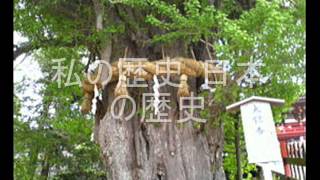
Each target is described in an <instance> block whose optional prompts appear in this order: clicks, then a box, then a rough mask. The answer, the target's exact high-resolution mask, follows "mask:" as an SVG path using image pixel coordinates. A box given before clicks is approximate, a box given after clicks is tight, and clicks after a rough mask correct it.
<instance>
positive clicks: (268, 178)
mask: <svg viewBox="0 0 320 180" xmlns="http://www.w3.org/2000/svg"><path fill="white" fill-rule="evenodd" d="M282 104H284V100H282V99H274V98H265V97H258V96H252V97H250V98H247V99H244V100H242V101H239V102H236V103H234V104H231V105H229V106H227V111H229V112H232V111H237V110H239V109H240V112H241V119H242V124H243V129H244V137H245V142H246V149H247V153H248V160H249V163H255V164H257V165H259V166H261V167H262V169H263V175H264V179H265V180H272V171H275V172H278V173H281V174H284V168H283V161H282V157H281V150H280V143H279V141H278V138H277V134H276V128H275V125H274V121H273V115H272V110H271V105H274V106H277V105H282Z"/></svg>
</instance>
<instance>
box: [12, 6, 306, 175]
mask: <svg viewBox="0 0 320 180" xmlns="http://www.w3.org/2000/svg"><path fill="white" fill-rule="evenodd" d="M219 2H220V3H219V4H220V5H215V6H213V5H210V4H209V2H208V1H203V0H201V1H200V0H187V1H181V0H174V1H163V0H114V1H107V0H104V1H103V3H104V6H105V7H104V9H105V14H104V17H103V19H104V24H105V26H104V28H103V30H101V31H96V28H95V12H94V7H93V6H92V3H91V1H65V0H54V1H52V0H41V1H31V0H15V1H14V3H15V12H14V26H15V31H17V32H19V33H21V34H22V35H23V36H24V37H26V38H28V41H29V42H30V43H31V45H32V47H33V48H34V49H39V50H38V51H35V52H34V57H35V59H36V60H37V62H38V63H39V65H40V67H41V70H42V71H43V72H44V73H45V77H44V78H43V79H41V80H40V81H39V82H37V83H38V84H42V85H43V88H42V91H41V96H42V104H37V105H34V106H35V107H37V109H38V110H37V113H39V114H40V115H39V116H36V117H33V118H31V119H27V120H26V119H25V118H23V117H22V116H21V113H20V109H21V106H22V105H21V102H23V101H24V99H19V97H18V96H15V97H14V108H15V114H14V125H15V137H14V143H15V178H17V179H32V177H34V178H37V177H38V176H40V175H39V174H40V173H39V171H41V169H43V168H44V167H45V164H46V163H47V164H48V163H49V166H50V168H56V169H57V174H56V178H62V177H64V178H66V179H73V178H75V177H78V175H79V174H81V173H84V172H86V175H87V176H88V177H90V178H89V179H94V178H93V176H96V177H100V176H101V173H102V174H103V168H102V166H101V161H99V152H98V148H97V147H96V145H95V144H94V143H93V142H92V141H90V134H91V132H92V127H93V122H92V121H90V120H88V118H91V119H92V117H91V116H90V117H83V116H82V115H81V114H80V113H79V103H80V102H81V98H80V97H81V96H82V93H81V90H80V87H79V86H68V87H66V86H64V85H63V86H62V88H63V89H59V88H58V85H57V83H52V82H51V81H50V79H51V78H52V77H53V76H54V74H55V71H53V69H52V66H54V65H56V64H53V61H52V59H61V58H64V59H65V61H64V62H63V66H66V67H70V65H71V62H72V60H75V66H74V69H73V72H74V73H76V74H78V75H79V77H81V78H82V72H83V70H84V65H83V64H82V63H80V60H81V59H82V58H88V55H87V54H88V51H89V52H90V53H92V52H94V51H95V49H99V48H100V47H101V46H102V44H103V42H105V41H106V40H109V39H112V38H115V37H119V36H132V35H133V34H145V35H149V34H152V33H150V32H151V30H150V29H152V32H157V33H155V34H152V35H151V37H150V39H146V41H147V42H146V43H150V44H149V45H155V44H156V45H158V44H161V43H172V42H175V41H177V40H183V41H184V42H185V44H186V45H187V46H189V45H191V43H197V42H199V41H200V40H202V39H206V40H208V41H210V42H211V43H212V44H213V47H214V52H215V55H216V57H217V58H218V59H220V60H229V61H230V65H231V69H230V71H229V72H228V77H230V79H231V81H230V82H228V86H226V87H222V86H219V87H216V91H215V92H214V94H213V97H214V100H215V102H216V103H218V104H221V105H222V106H223V107H225V106H227V105H229V104H231V103H233V102H236V101H238V100H241V99H243V98H246V97H249V96H252V95H257V96H268V97H274V98H281V99H285V100H286V104H285V106H284V107H278V108H274V109H273V112H274V117H275V121H281V120H282V119H283V113H285V112H287V111H288V109H289V107H290V106H291V104H292V103H293V102H295V101H296V100H297V99H298V97H299V96H301V95H303V94H304V93H305V88H304V83H305V1H304V0H294V1H292V2H291V3H290V5H289V6H285V5H284V4H282V3H281V1H267V0H257V1H256V2H255V5H254V6H253V7H252V8H251V9H250V8H249V10H248V8H245V7H242V6H241V5H239V3H237V2H235V1H232V0H222V1H219ZM128 7H129V8H131V9H130V10H132V11H133V13H132V14H134V15H135V17H139V19H134V17H131V14H129V13H127V11H122V9H121V8H128ZM114 9H117V11H113V10H114ZM109 11H110V12H113V13H114V12H117V13H118V16H119V17H118V18H114V14H113V13H109ZM115 39H116V38H115ZM144 43H145V42H144ZM249 60H253V61H257V60H260V61H262V63H264V66H262V67H260V68H259V72H260V73H261V76H262V77H269V78H268V79H267V81H266V82H257V83H255V84H254V86H253V88H248V87H240V86H238V85H237V84H236V83H234V82H235V80H236V79H237V78H239V77H240V76H241V75H243V74H244V73H245V70H246V68H244V67H239V66H237V63H240V62H241V63H243V62H248V61H249ZM64 73H65V74H66V75H67V74H68V72H67V70H65V71H64ZM72 78H73V79H72V81H74V80H75V79H74V76H73V75H72ZM65 81H66V77H63V82H65ZM298 81H299V83H298ZM19 86H20V90H18V91H20V92H22V91H23V88H22V87H21V86H25V84H23V83H21V84H20V85H19V84H15V87H16V89H19ZM24 88H29V87H24ZM208 95H209V94H208V93H203V96H204V97H207V96H208ZM52 109H54V112H51V111H49V110H52ZM141 113H142V112H141V110H140V111H138V112H137V114H139V115H141ZM147 113H148V112H147ZM200 116H201V117H202V118H205V119H210V121H209V122H210V123H213V124H215V123H216V125H219V124H217V123H220V122H222V123H223V124H224V131H225V152H226V153H228V156H227V157H225V159H224V168H225V170H227V171H229V172H230V173H231V177H234V176H235V172H236V169H235V164H236V163H235V149H234V136H235V128H234V122H235V120H236V118H238V117H237V116H235V115H232V114H229V113H226V112H221V113H220V114H219V117H217V118H216V119H212V117H211V113H210V111H209V110H208V109H205V110H203V111H201V112H200ZM34 122H36V123H37V124H38V127H37V128H35V127H32V126H31V124H32V123H34ZM181 126H183V125H181ZM181 126H180V125H179V127H181ZM195 127H196V128H199V124H196V123H195ZM242 131H243V130H242V129H240V132H241V133H243V132H242ZM64 150H65V151H68V152H69V153H71V154H73V156H72V157H66V156H65V155H63V153H62V152H63V151H64ZM241 152H242V156H241V160H242V164H243V167H242V168H243V169H242V171H243V172H246V171H250V170H251V169H252V168H254V167H252V165H248V163H247V160H246V154H245V150H244V140H243V135H242V136H241ZM91 175H93V176H91ZM103 175H104V174H103Z"/></svg>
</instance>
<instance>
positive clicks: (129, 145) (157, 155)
mask: <svg viewBox="0 0 320 180" xmlns="http://www.w3.org/2000/svg"><path fill="white" fill-rule="evenodd" d="M93 3H94V6H95V10H96V16H97V19H96V20H97V23H96V25H97V30H100V29H101V27H103V22H102V21H103V20H102V19H101V18H100V17H101V16H103V9H102V8H101V6H102V4H99V1H98V0H93ZM126 12H127V13H130V14H131V15H132V16H134V15H136V12H133V11H131V9H126ZM152 31H153V30H152V29H150V30H149V34H142V33H139V32H136V33H134V32H131V33H128V34H127V35H123V36H121V37H114V38H112V42H111V41H109V42H107V43H105V44H104V46H103V47H101V49H100V54H101V58H102V60H106V61H108V62H112V61H117V60H118V59H119V58H122V57H123V54H124V53H123V52H124V49H125V48H128V49H129V51H128V54H127V57H131V58H139V57H143V58H148V59H149V60H156V59H161V58H162V48H161V46H159V45H152V46H151V45H148V46H145V44H144V43H143V39H145V38H148V36H150V35H151V36H152V34H153V33H154V32H152ZM154 34H155V33H154ZM141 39H142V40H141ZM111 44H112V46H111ZM194 47H195V49H196V50H195V56H196V58H197V59H208V57H207V56H205V54H206V53H207V51H206V49H205V47H204V46H203V44H202V43H199V44H197V45H194ZM163 49H164V51H165V54H166V55H167V56H169V57H176V56H183V57H191V54H190V53H189V52H190V51H189V47H188V45H187V44H186V43H185V42H183V41H178V42H175V43H173V44H171V45H170V46H165V47H163ZM103 73H104V74H107V72H105V71H104V72H103ZM103 79H104V78H102V80H103ZM147 83H148V84H149V87H148V88H128V90H129V93H130V95H131V96H132V97H133V98H134V99H135V101H136V105H137V108H141V104H142V102H141V101H142V98H141V97H142V93H143V92H152V82H151V81H149V82H147ZM188 84H189V85H190V86H191V91H193V92H194V93H195V95H196V94H197V93H198V92H199V84H201V80H200V79H189V81H188ZM115 85H116V83H112V84H108V85H107V86H105V87H104V91H103V99H102V101H100V100H97V101H98V102H97V110H96V125H95V130H94V137H95V140H96V142H97V143H98V144H99V145H100V148H101V152H102V156H103V160H104V162H105V165H106V167H107V171H108V176H109V177H108V179H113V180H130V179H132V180H140V179H141V180H149V179H150V180H152V179H168V180H185V179H188V180H198V179H201V180H206V179H207V180H212V179H215V180H224V179H225V175H224V171H223V167H222V160H223V158H222V153H223V140H224V137H223V126H222V124H221V123H218V124H219V125H218V126H215V127H212V126H210V125H209V124H204V125H203V126H208V128H207V129H208V131H207V132H206V133H205V132H204V131H203V128H202V129H201V130H199V129H197V128H194V125H193V123H194V121H188V122H185V123H183V124H182V125H181V124H180V125H178V124H177V123H176V121H177V120H178V119H179V101H178V99H177V88H176V87H169V86H166V87H163V88H160V92H169V93H171V96H170V102H171V103H170V105H171V110H169V111H168V114H169V118H170V119H171V120H172V122H170V123H160V124H154V123H146V122H143V121H141V117H140V116H139V115H138V114H137V113H136V114H135V115H134V116H133V117H132V118H131V119H130V120H128V121H123V120H120V119H115V118H113V117H112V115H111V112H110V110H111V104H112V102H113V100H114V98H115V97H114V88H115ZM118 108H119V107H118V106H117V108H116V109H118ZM130 110H131V108H127V109H126V110H125V111H130Z"/></svg>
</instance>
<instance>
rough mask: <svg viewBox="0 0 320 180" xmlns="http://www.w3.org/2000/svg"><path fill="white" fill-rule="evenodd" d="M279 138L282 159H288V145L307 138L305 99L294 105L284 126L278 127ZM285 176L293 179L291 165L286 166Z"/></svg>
mask: <svg viewBox="0 0 320 180" xmlns="http://www.w3.org/2000/svg"><path fill="white" fill-rule="evenodd" d="M277 136H278V139H279V141H280V146H281V154H282V158H288V157H289V152H288V148H287V147H288V143H289V142H292V141H299V139H301V138H304V139H305V136H306V119H305V97H302V98H300V99H299V101H298V102H297V103H295V104H294V107H293V109H292V111H291V112H290V113H289V114H288V117H287V119H286V120H285V121H284V123H283V124H281V125H278V126H277ZM284 169H285V174H286V175H287V176H290V177H292V172H291V169H290V165H289V164H284Z"/></svg>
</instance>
